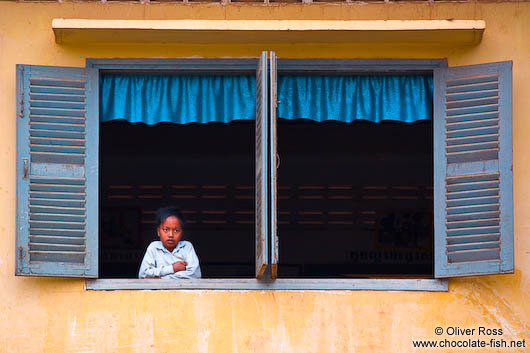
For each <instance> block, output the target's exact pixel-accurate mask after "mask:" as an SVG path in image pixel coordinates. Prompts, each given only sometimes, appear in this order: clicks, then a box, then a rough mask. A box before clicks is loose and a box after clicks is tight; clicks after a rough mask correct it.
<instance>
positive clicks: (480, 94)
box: [447, 89, 499, 102]
mask: <svg viewBox="0 0 530 353" xmlns="http://www.w3.org/2000/svg"><path fill="white" fill-rule="evenodd" d="M498 95H499V90H497V89H492V90H482V91H471V92H463V93H453V94H447V102H454V101H461V100H467V99H478V98H487V97H497V96H498Z"/></svg>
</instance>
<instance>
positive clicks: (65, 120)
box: [31, 115, 85, 126]
mask: <svg viewBox="0 0 530 353" xmlns="http://www.w3.org/2000/svg"><path fill="white" fill-rule="evenodd" d="M31 121H32V122H34V123H52V124H55V123H60V124H73V125H83V126H84V125H85V118H83V117H75V116H50V115H35V116H31Z"/></svg>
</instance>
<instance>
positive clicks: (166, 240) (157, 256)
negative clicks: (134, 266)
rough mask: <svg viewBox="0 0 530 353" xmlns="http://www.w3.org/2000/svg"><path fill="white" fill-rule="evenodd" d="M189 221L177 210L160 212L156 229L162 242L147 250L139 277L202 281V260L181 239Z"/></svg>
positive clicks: (159, 241)
mask: <svg viewBox="0 0 530 353" xmlns="http://www.w3.org/2000/svg"><path fill="white" fill-rule="evenodd" d="M185 227H186V221H185V220H184V217H183V215H182V212H181V211H180V210H179V209H178V208H176V207H173V206H171V207H164V208H159V209H158V210H157V211H156V230H157V234H158V237H159V238H160V240H157V241H153V242H152V243H151V244H149V246H148V247H147V250H146V251H145V255H144V258H143V260H142V264H141V265H140V271H139V273H138V278H164V279H181V278H201V268H200V266H199V258H198V257H197V254H196V253H195V249H194V248H193V245H191V243H190V242H189V241H186V240H181V239H182V236H183V235H184V230H185Z"/></svg>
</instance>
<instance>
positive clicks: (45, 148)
mask: <svg viewBox="0 0 530 353" xmlns="http://www.w3.org/2000/svg"><path fill="white" fill-rule="evenodd" d="M30 148H31V149H32V150H33V151H35V152H59V153H66V154H70V153H73V154H82V155H84V154H85V146H59V145H51V146H50V145H40V144H39V145H37V144H30Z"/></svg>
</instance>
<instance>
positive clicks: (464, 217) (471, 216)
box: [447, 211, 500, 222]
mask: <svg viewBox="0 0 530 353" xmlns="http://www.w3.org/2000/svg"><path fill="white" fill-rule="evenodd" d="M499 216H500V212H499V211H491V212H469V213H464V214H456V215H447V221H448V222H460V221H471V220H477V219H487V218H496V219H498V218H499Z"/></svg>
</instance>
